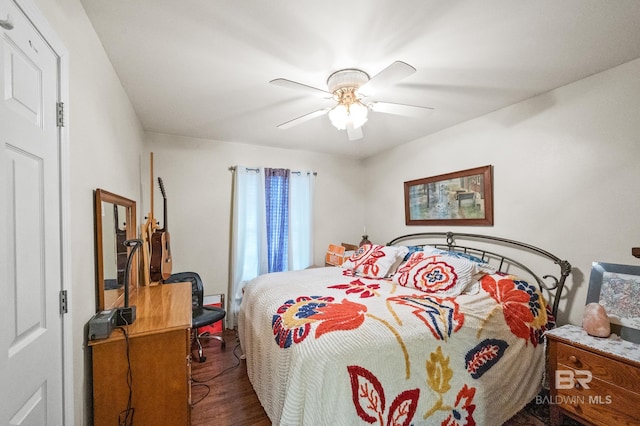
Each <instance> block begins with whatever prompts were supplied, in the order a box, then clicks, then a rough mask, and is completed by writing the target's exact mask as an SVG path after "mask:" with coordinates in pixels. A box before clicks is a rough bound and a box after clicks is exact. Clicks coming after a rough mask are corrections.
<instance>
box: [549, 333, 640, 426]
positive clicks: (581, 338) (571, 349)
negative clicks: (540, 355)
mask: <svg viewBox="0 0 640 426" xmlns="http://www.w3.org/2000/svg"><path fill="white" fill-rule="evenodd" d="M546 336H547V339H548V341H547V371H548V377H549V388H550V394H551V397H550V403H551V408H550V413H551V424H552V425H560V424H562V417H563V416H564V415H567V416H569V417H571V418H574V419H576V420H578V421H580V422H584V423H586V424H594V425H603V426H609V425H613V424H615V425H640V345H638V344H636V343H632V342H627V341H625V340H620V339H617V338H614V337H609V338H606V339H604V338H598V337H592V336H589V335H588V334H587V333H586V332H585V331H584V330H583V329H582V328H581V327H577V326H574V325H565V326H562V327H559V328H557V329H555V330H551V331H549V332H547V333H546Z"/></svg>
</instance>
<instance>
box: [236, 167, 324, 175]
mask: <svg viewBox="0 0 640 426" xmlns="http://www.w3.org/2000/svg"><path fill="white" fill-rule="evenodd" d="M229 171H230V172H235V171H236V166H229ZM245 171H247V172H256V173H260V169H257V168H250V167H247V168H246V169H245ZM291 173H295V174H297V175H301V174H302V172H300V171H292V172H291ZM309 173H313V175H314V176H318V172H307V174H309Z"/></svg>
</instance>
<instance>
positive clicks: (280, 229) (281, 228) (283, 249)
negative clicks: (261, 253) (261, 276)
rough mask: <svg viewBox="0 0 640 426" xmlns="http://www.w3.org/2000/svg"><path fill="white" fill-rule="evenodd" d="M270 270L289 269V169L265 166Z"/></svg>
mask: <svg viewBox="0 0 640 426" xmlns="http://www.w3.org/2000/svg"><path fill="white" fill-rule="evenodd" d="M264 171H265V184H264V185H265V186H264V188H265V205H266V209H267V214H266V216H267V259H268V264H269V272H280V271H286V270H288V269H289V264H288V253H289V247H288V245H289V176H290V171H289V169H270V168H265V169H264Z"/></svg>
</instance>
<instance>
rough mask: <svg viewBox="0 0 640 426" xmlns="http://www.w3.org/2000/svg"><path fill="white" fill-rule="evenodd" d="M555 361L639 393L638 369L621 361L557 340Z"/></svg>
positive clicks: (639, 378)
mask: <svg viewBox="0 0 640 426" xmlns="http://www.w3.org/2000/svg"><path fill="white" fill-rule="evenodd" d="M557 363H558V364H562V365H565V366H567V367H570V368H572V369H575V370H586V371H589V372H591V374H592V375H593V378H594V379H596V378H597V379H600V380H602V381H604V382H608V383H611V384H614V385H616V386H618V387H620V388H623V389H626V390H628V391H631V392H635V393H639V394H640V370H638V368H635V367H633V366H630V365H628V364H625V363H623V362H621V361H617V360H615V359H611V358H605V357H603V356H602V355H600V354H594V353H592V352H589V351H586V350H583V349H580V348H576V347H575V346H571V345H568V344H565V343H562V342H558V352H557ZM639 401H640V400H639ZM639 404H640V403H639Z"/></svg>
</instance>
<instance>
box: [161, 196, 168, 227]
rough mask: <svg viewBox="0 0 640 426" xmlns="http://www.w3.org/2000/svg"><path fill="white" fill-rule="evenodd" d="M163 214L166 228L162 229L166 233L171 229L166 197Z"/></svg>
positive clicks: (165, 198)
mask: <svg viewBox="0 0 640 426" xmlns="http://www.w3.org/2000/svg"><path fill="white" fill-rule="evenodd" d="M163 214H164V227H163V228H162V230H163V231H166V230H167V229H169V226H168V223H169V221H168V219H167V217H168V216H167V197H164V206H163Z"/></svg>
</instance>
